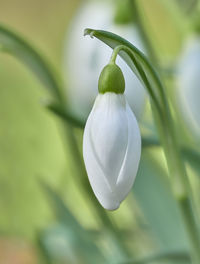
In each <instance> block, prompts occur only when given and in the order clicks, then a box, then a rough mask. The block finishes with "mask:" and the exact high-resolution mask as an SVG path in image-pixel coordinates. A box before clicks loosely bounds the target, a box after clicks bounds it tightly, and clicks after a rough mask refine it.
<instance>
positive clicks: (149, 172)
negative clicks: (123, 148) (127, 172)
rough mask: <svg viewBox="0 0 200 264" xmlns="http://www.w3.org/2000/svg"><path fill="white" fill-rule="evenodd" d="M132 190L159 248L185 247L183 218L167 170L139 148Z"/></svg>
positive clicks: (186, 245)
mask: <svg viewBox="0 0 200 264" xmlns="http://www.w3.org/2000/svg"><path fill="white" fill-rule="evenodd" d="M132 191H133V195H134V196H135V198H136V200H137V201H138V205H139V206H140V208H141V210H142V213H143V215H144V218H145V220H146V222H147V224H148V228H149V231H151V233H152V234H153V235H154V241H155V242H156V244H157V245H158V247H159V249H160V250H173V251H174V250H177V249H185V248H187V247H188V243H187V237H186V234H185V232H184V226H183V221H182V218H181V214H180V211H179V209H178V205H177V203H176V200H175V199H174V196H173V193H172V190H171V186H170V182H169V180H168V177H167V175H166V172H165V171H164V169H163V168H162V167H161V166H160V164H159V163H158V161H157V160H156V158H154V157H153V156H151V155H150V153H149V152H147V151H143V152H142V157H141V160H140V165H139V170H138V173H137V177H136V180H135V184H134V186H133V190H132Z"/></svg>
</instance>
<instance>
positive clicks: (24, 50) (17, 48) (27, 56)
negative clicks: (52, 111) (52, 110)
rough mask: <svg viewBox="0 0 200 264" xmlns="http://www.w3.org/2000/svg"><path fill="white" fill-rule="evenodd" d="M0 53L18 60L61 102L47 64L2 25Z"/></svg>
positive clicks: (59, 93)
mask: <svg viewBox="0 0 200 264" xmlns="http://www.w3.org/2000/svg"><path fill="white" fill-rule="evenodd" d="M0 51H2V52H6V53H9V54H11V55H13V56H14V57H16V58H17V59H19V60H20V61H21V62H22V63H24V64H25V65H26V66H27V67H28V68H29V69H30V70H31V71H32V72H33V73H34V74H35V75H36V76H37V78H38V79H39V80H40V81H41V82H42V84H44V85H45V86H46V87H47V88H48V89H49V91H50V93H51V94H52V95H53V97H54V98H56V99H58V100H59V101H62V100H63V99H62V94H61V88H60V87H59V84H58V80H57V79H56V77H55V76H54V74H53V71H52V70H51V68H50V66H49V64H48V63H47V62H46V61H45V60H44V58H43V57H42V56H41V55H40V54H39V52H38V51H37V50H36V49H34V48H33V47H32V45H31V44H29V43H28V42H27V41H26V40H24V39H23V38H22V37H21V36H20V35H19V34H16V33H14V32H13V31H12V30H10V29H8V28H7V27H5V26H3V25H0Z"/></svg>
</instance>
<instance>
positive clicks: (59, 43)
mask: <svg viewBox="0 0 200 264" xmlns="http://www.w3.org/2000/svg"><path fill="white" fill-rule="evenodd" d="M82 2H84V1H82ZM116 2H117V1H116ZM188 2H190V1H188ZM191 2H193V1H191ZM80 4H81V1H78V0H58V1H53V0H52V1H47V0H42V1H41V0H34V1H33V0H26V1H25V0H18V1H14V0H0V22H1V23H3V24H4V25H7V26H9V27H10V28H11V29H14V30H15V31H16V32H18V33H20V34H21V35H22V36H24V37H25V38H26V39H27V40H28V41H29V43H31V44H32V45H33V46H34V47H36V48H37V49H38V50H39V51H40V52H41V53H42V54H43V55H44V57H45V58H47V59H48V60H49V61H50V62H51V63H52V64H53V66H54V68H55V69H56V71H57V72H59V73H60V75H62V71H63V69H62V67H63V47H64V40H65V38H66V32H67V29H68V25H69V23H70V21H71V20H72V18H73V16H74V14H75V12H76V10H77V9H78V8H79V6H80ZM187 5H189V4H188V3H187V2H184V1H182V2H181V1H175V0H169V1H164V0H148V1H147V0H146V1H145V0H141V1H139V6H140V11H141V19H142V21H143V24H144V27H145V30H146V34H147V36H148V38H149V40H150V42H151V44H152V46H153V49H154V52H155V53H156V56H157V58H158V59H159V63H160V64H161V65H163V67H164V66H165V65H169V64H171V63H173V62H174V61H175V60H176V57H177V56H178V54H179V52H180V49H181V45H182V43H183V40H184V38H185V36H186V35H187V33H188V31H189V30H190V23H189V22H188V21H187V18H185V16H186V13H185V12H186V11H187V8H188V7H187ZM171 82H172V81H171V79H170V78H168V79H166V83H171ZM167 87H168V89H169V91H168V92H169V97H170V96H171V86H170V85H168V86H167ZM48 98H49V95H48V93H47V91H46V90H45V89H44V87H43V86H42V85H41V84H40V82H39V81H38V80H37V79H36V78H35V76H34V75H33V74H32V73H31V72H30V71H29V70H28V69H27V68H26V67H25V66H24V65H22V64H21V63H20V62H19V61H17V60H16V59H15V58H13V57H12V56H10V55H7V54H4V53H0V263H2V264H11V263H12V264H18V263H19V264H23V263H26V264H29V263H58V264H59V263H126V262H124V261H125V260H126V259H134V258H135V259H138V258H140V257H143V256H148V255H149V254H150V255H151V254H154V252H157V251H158V249H159V250H161V252H163V251H166V252H168V251H170V250H171V251H173V252H175V253H176V252H178V253H177V254H178V255H179V254H180V255H181V257H182V256H183V257H184V256H185V255H184V254H186V253H187V250H188V244H187V239H186V237H185V233H184V230H183V227H182V220H181V217H180V213H179V211H178V209H177V205H176V202H175V200H174V198H173V195H172V191H171V188H170V184H169V180H168V176H167V169H166V164H165V160H164V158H163V152H162V150H161V149H160V148H157V147H152V148H148V149H144V150H143V153H142V159H141V163H140V168H139V172H138V175H137V180H136V183H135V185H134V188H133V192H132V193H131V194H130V195H129V196H128V198H127V200H126V201H125V202H124V203H123V204H122V206H121V207H120V209H119V210H117V211H116V212H105V211H104V210H103V209H99V207H98V208H95V203H93V201H91V200H96V198H95V197H93V196H90V195H89V196H88V194H87V195H86V193H87V192H88V191H87V188H86V190H84V187H83V186H81V185H80V181H79V180H77V178H76V177H75V176H74V174H75V173H77V167H78V165H77V164H75V163H74V161H73V160H72V158H71V152H70V148H67V144H68V142H66V143H67V144H64V140H63V138H64V137H65V136H64V132H63V129H62V125H61V121H60V119H59V118H58V117H56V116H55V115H54V114H53V113H51V112H50V111H48V110H47V109H46V108H45V104H46V102H47V101H48ZM143 122H144V123H145V124H146V123H147V124H148V126H149V127H152V126H153V125H152V120H151V114H150V108H149V106H147V107H146V113H145V115H144V120H143ZM141 127H142V129H143V130H142V131H143V134H144V135H148V133H149V130H148V129H145V128H144V127H145V126H144V127H143V126H142V125H141ZM74 133H75V135H76V138H77V142H78V144H79V145H80V149H81V138H82V131H81V130H79V129H76V130H75V132H74ZM183 140H184V136H183ZM69 144H70V143H69ZM192 173H193V174H194V172H192ZM79 177H84V175H80V176H79ZM41 182H43V183H44V182H45V184H48V186H51V188H52V189H51V188H50V187H47V186H46V185H45V186H43V184H42V183H41ZM49 188H50V189H49ZM88 188H90V187H89V184H88ZM49 196H50V197H51V198H50V199H48V197H49ZM49 200H51V201H49ZM52 200H53V202H52ZM185 252H186V253H185ZM181 257H180V259H179V258H178V261H179V262H175V263H188V262H184V261H185V260H183V259H182V258H181ZM185 259H186V260H187V257H185ZM130 263H132V262H130ZM141 263H142V262H141ZM156 263H157V262H156ZM158 263H169V262H167V261H165V262H158ZM170 263H172V262H170Z"/></svg>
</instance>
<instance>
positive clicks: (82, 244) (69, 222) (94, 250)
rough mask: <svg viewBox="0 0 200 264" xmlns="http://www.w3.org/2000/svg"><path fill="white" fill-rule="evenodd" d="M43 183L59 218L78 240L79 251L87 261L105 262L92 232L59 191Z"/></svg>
mask: <svg viewBox="0 0 200 264" xmlns="http://www.w3.org/2000/svg"><path fill="white" fill-rule="evenodd" d="M41 184H42V187H43V189H44V191H45V192H46V194H47V197H48V199H49V201H50V204H51V205H52V209H53V211H54V213H55V216H56V218H57V220H58V221H59V222H60V223H61V224H63V225H64V226H65V227H66V228H69V229H70V230H72V232H73V234H74V238H75V239H76V241H77V242H76V243H78V248H77V251H78V252H79V254H81V255H82V257H83V258H86V259H85V261H87V262H86V263H91V264H92V263H105V258H104V256H103V255H102V254H101V252H100V250H99V249H98V247H97V246H96V244H95V242H94V241H93V240H92V238H91V236H90V234H89V233H88V232H87V231H86V230H85V229H83V228H82V227H81V226H80V224H79V223H78V222H77V220H76V218H75V217H74V216H73V215H72V214H71V212H70V211H69V209H68V208H67V206H66V205H65V204H64V202H63V200H62V199H61V198H60V197H59V195H58V194H57V192H56V191H54V190H53V189H52V188H51V187H50V186H49V185H47V184H46V183H44V182H41Z"/></svg>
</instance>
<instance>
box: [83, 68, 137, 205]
mask: <svg viewBox="0 0 200 264" xmlns="http://www.w3.org/2000/svg"><path fill="white" fill-rule="evenodd" d="M124 87H125V82H124V77H123V74H122V72H121V69H120V68H119V67H118V66H117V65H116V64H108V65H107V66H105V67H104V69H103V71H102V73H101V75H100V78H99V95H98V96H97V98H96V100H95V103H94V106H93V108H92V111H91V113H90V115H89V117H88V120H87V122H86V126H85V130H84V137H83V157H84V162H85V166H86V170H87V174H88V177H89V181H90V184H91V186H92V189H93V191H94V194H95V195H96V197H97V199H98V200H99V202H100V204H101V205H102V206H103V207H104V208H105V209H108V210H115V209H117V208H118V207H119V205H120V203H121V202H122V201H123V200H124V199H125V197H126V196H127V194H128V192H129V191H130V189H131V187H132V185H133V182H134V180H135V177H136V173H137V169H138V164H139V160H140V153H141V137H140V131H139V128H138V124H137V121H136V118H135V116H134V114H133V112H132V110H131V109H130V107H129V104H128V102H127V100H126V97H125V95H124V94H123V92H124Z"/></svg>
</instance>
